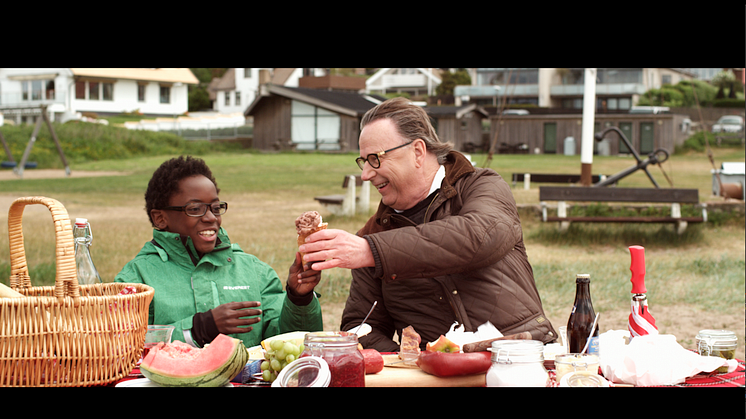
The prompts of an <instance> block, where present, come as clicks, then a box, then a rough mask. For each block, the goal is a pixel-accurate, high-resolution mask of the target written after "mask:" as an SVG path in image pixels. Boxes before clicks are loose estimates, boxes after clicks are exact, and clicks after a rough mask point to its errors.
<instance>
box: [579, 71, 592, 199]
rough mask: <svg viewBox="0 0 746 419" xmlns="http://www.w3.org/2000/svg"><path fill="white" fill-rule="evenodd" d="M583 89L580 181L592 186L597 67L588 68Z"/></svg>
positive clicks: (584, 184)
mask: <svg viewBox="0 0 746 419" xmlns="http://www.w3.org/2000/svg"><path fill="white" fill-rule="evenodd" d="M584 79H585V80H584V81H585V88H584V90H583V125H582V132H581V137H580V183H581V184H582V185H583V186H591V182H592V181H591V173H592V171H591V166H592V164H593V123H594V119H595V111H596V69H595V68H586V69H585V75H584Z"/></svg>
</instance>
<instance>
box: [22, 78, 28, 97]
mask: <svg viewBox="0 0 746 419" xmlns="http://www.w3.org/2000/svg"><path fill="white" fill-rule="evenodd" d="M21 99H22V100H28V83H27V82H25V81H24V82H21Z"/></svg>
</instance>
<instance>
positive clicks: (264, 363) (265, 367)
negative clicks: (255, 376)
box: [259, 361, 269, 371]
mask: <svg viewBox="0 0 746 419" xmlns="http://www.w3.org/2000/svg"><path fill="white" fill-rule="evenodd" d="M259 369H260V370H262V371H267V370H268V369H269V361H262V364H261V365H260V366H259Z"/></svg>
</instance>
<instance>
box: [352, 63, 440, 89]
mask: <svg viewBox="0 0 746 419" xmlns="http://www.w3.org/2000/svg"><path fill="white" fill-rule="evenodd" d="M393 69H394V67H388V68H382V69H380V70H378V71H376V73H375V74H373V75H372V76H370V77H369V78H368V80H366V81H365V84H367V85H372V84H373V83H374V82H375V81H377V80H378V79H379V78H381V77H383V76H384V75H386V74H388V73H389V72H390V71H391V70H393ZM417 71H419V72H420V73H422V74H424V75H425V77H427V78H429V79H430V80H432V81H433V82H435V83H437V84H440V83H442V82H443V81H442V80H441V79H440V77H438V76H436V75H435V74H433V73H432V72H431V71H430V70H428V69H427V68H417Z"/></svg>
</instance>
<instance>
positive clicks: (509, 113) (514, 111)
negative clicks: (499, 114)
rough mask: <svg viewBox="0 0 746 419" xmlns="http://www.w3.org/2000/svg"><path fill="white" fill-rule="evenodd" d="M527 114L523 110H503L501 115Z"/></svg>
mask: <svg viewBox="0 0 746 419" xmlns="http://www.w3.org/2000/svg"><path fill="white" fill-rule="evenodd" d="M528 114H529V112H528V111H527V110H525V109H505V110H504V111H503V115H528Z"/></svg>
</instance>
